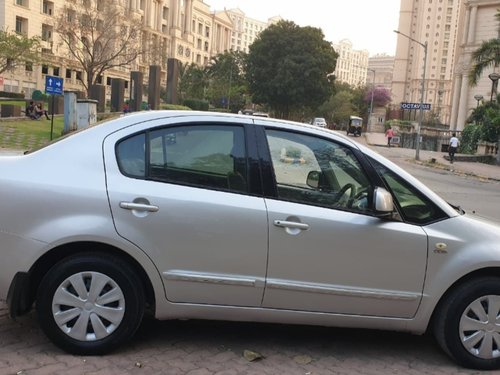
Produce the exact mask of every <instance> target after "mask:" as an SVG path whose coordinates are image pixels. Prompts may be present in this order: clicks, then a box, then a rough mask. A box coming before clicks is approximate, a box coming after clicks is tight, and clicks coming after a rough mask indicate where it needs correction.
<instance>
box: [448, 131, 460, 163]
mask: <svg viewBox="0 0 500 375" xmlns="http://www.w3.org/2000/svg"><path fill="white" fill-rule="evenodd" d="M459 144H460V142H459V140H458V138H457V134H456V133H453V134H452V135H451V138H450V145H449V146H448V155H449V156H450V163H451V164H453V159H455V152H457V148H458V145H459Z"/></svg>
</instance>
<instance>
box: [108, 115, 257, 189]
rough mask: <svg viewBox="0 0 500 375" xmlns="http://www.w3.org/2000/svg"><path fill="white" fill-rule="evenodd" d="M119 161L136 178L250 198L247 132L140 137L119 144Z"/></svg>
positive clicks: (193, 130)
mask: <svg viewBox="0 0 500 375" xmlns="http://www.w3.org/2000/svg"><path fill="white" fill-rule="evenodd" d="M117 158H118V164H119V166H120V170H121V171H122V173H123V174H125V175H127V176H129V177H133V178H146V179H149V180H154V181H161V182H169V183H176V184H183V185H190V186H196V187H202V188H209V189H216V190H229V191H234V192H246V191H247V187H248V178H247V162H246V146H245V135H244V129H243V128H242V127H238V126H217V125H214V126H182V127H169V128H162V129H158V130H153V131H151V132H147V133H142V134H139V135H136V136H133V137H130V138H127V139H125V140H123V141H121V142H120V143H119V144H118V146H117Z"/></svg>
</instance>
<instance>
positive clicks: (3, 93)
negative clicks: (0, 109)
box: [0, 91, 24, 99]
mask: <svg viewBox="0 0 500 375" xmlns="http://www.w3.org/2000/svg"><path fill="white" fill-rule="evenodd" d="M0 98H16V99H24V94H22V93H17V92H7V91H0Z"/></svg>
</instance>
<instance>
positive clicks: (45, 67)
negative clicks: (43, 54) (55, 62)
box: [42, 65, 49, 74]
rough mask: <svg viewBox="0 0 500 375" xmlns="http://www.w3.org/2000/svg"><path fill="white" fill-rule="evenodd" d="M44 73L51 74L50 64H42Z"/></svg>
mask: <svg viewBox="0 0 500 375" xmlns="http://www.w3.org/2000/svg"><path fill="white" fill-rule="evenodd" d="M42 74H49V66H48V65H42Z"/></svg>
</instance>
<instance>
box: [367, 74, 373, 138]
mask: <svg viewBox="0 0 500 375" xmlns="http://www.w3.org/2000/svg"><path fill="white" fill-rule="evenodd" d="M368 70H369V71H370V72H373V83H372V98H371V100H370V114H369V115H368V132H371V131H372V114H373V92H374V91H375V69H370V68H368Z"/></svg>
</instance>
